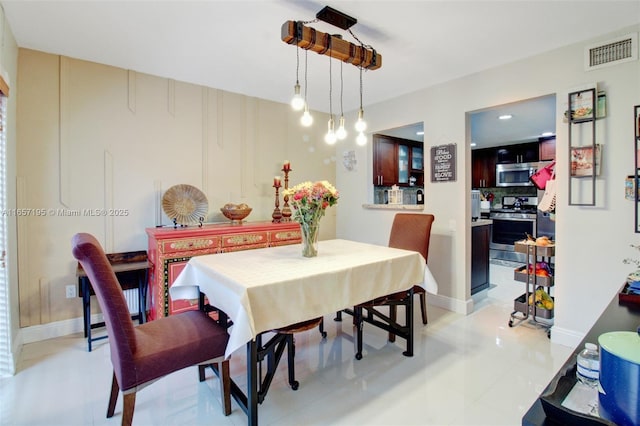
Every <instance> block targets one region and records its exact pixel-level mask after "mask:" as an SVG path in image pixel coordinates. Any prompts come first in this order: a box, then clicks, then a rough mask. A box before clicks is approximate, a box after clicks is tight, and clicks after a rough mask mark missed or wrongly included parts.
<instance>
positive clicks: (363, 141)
mask: <svg viewBox="0 0 640 426" xmlns="http://www.w3.org/2000/svg"><path fill="white" fill-rule="evenodd" d="M356 143H357V144H358V145H360V146H364V145H366V144H367V137H366V136H365V135H364V133H362V132H360V134H358V137H357V138H356Z"/></svg>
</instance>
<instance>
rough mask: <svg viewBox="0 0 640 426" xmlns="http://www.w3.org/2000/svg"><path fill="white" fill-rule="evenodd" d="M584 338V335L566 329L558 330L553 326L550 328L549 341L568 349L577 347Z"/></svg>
mask: <svg viewBox="0 0 640 426" xmlns="http://www.w3.org/2000/svg"><path fill="white" fill-rule="evenodd" d="M584 336H586V334H582V333H577V332H576V331H574V330H567V329H566V328H559V327H557V326H555V325H554V326H553V327H552V328H551V341H552V342H553V343H557V344H559V345H563V346H568V347H570V348H575V347H577V346H578V344H580V342H581V341H582V339H584ZM593 343H596V342H593Z"/></svg>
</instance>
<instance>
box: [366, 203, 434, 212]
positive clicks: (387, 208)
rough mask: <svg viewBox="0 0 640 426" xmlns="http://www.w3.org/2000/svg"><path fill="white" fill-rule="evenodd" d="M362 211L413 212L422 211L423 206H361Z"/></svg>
mask: <svg viewBox="0 0 640 426" xmlns="http://www.w3.org/2000/svg"><path fill="white" fill-rule="evenodd" d="M362 208H363V209H370V210H413V211H423V210H424V204H363V205H362Z"/></svg>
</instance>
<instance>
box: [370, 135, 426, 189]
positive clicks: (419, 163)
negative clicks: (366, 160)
mask: <svg viewBox="0 0 640 426" xmlns="http://www.w3.org/2000/svg"><path fill="white" fill-rule="evenodd" d="M423 152H424V151H423V144H422V143H421V142H416V141H410V140H407V139H401V138H394V137H391V136H384V135H377V134H375V135H373V184H374V185H375V186H392V185H398V186H409V185H410V184H411V183H413V184H415V185H419V186H421V185H423V184H424V158H423ZM411 178H414V179H415V181H412V179H411Z"/></svg>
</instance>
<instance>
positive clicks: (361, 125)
mask: <svg viewBox="0 0 640 426" xmlns="http://www.w3.org/2000/svg"><path fill="white" fill-rule="evenodd" d="M355 127H356V131H357V132H360V133H362V132H364V131H365V130H367V122H366V121H364V111H363V110H362V108H360V111H358V121H356V126H355Z"/></svg>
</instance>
